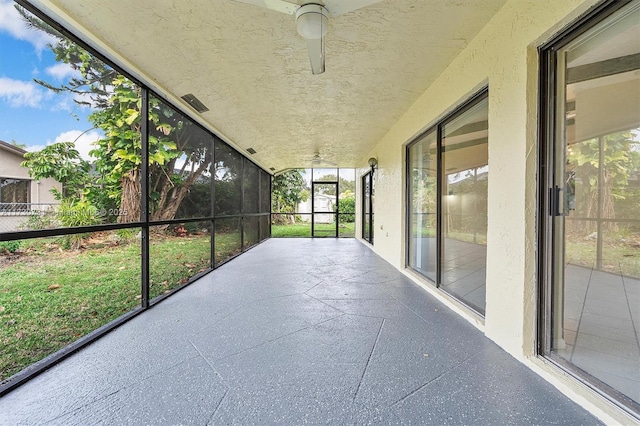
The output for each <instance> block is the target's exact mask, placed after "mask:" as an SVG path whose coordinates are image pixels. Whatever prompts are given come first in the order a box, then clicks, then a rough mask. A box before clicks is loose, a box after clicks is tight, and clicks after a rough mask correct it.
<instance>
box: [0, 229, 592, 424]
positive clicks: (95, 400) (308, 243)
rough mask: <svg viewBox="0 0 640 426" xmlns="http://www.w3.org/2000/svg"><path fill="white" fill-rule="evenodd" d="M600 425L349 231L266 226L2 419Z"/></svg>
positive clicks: (68, 364)
mask: <svg viewBox="0 0 640 426" xmlns="http://www.w3.org/2000/svg"><path fill="white" fill-rule="evenodd" d="M96 423H102V424H199V425H205V424H216V425H217V424H239V425H249V424H258V425H266V424H287V425H292V424H304V423H308V424H434V425H436V424H437V425H440V424H474V425H479V424H481V425H493V424H519V425H522V424H582V425H587V424H598V423H599V422H598V420H597V419H596V418H594V417H593V416H591V415H590V414H589V413H587V412H586V411H584V410H583V409H582V408H580V407H579V406H578V405H576V404H575V403H573V402H572V401H571V400H569V399H568V398H566V397H565V396H564V395H562V394H561V393H560V392H559V391H557V390H556V389H555V388H554V387H553V386H551V385H550V384H548V383H547V382H545V381H544V380H543V379H542V378H540V377H539V376H537V375H536V374H534V373H533V372H531V371H530V370H529V369H528V368H527V367H525V366H524V365H523V364H521V363H519V362H518V361H516V360H515V359H513V358H512V357H511V356H510V355H508V354H507V353H505V352H504V351H503V350H502V349H500V348H499V347H498V346H496V345H495V344H493V343H492V342H491V341H489V340H488V339H487V338H485V337H484V336H483V335H482V333H481V332H480V331H478V330H477V329H476V328H475V327H473V326H472V325H471V324H469V323H468V322H467V321H465V320H464V319H463V318H461V317H460V316H458V315H457V314H454V313H452V312H450V311H449V310H448V309H447V308H446V307H445V306H444V305H442V304H441V303H439V302H438V301H436V300H435V299H434V298H433V297H431V296H430V295H429V294H427V293H426V292H425V291H424V290H422V289H421V288H419V287H418V286H417V285H416V284H414V283H412V282H411V281H410V280H409V279H408V278H406V277H404V276H403V275H402V274H400V273H399V272H398V271H397V270H395V269H394V268H393V267H391V266H390V265H389V264H388V263H386V262H385V261H384V260H382V259H381V258H380V257H378V256H377V255H375V254H374V253H373V252H372V251H371V250H370V249H369V248H368V247H366V246H365V245H364V244H362V243H360V242H358V241H356V240H354V239H342V240H337V239H271V240H267V241H266V242H264V243H263V244H261V245H259V246H257V247H255V248H253V249H252V250H250V251H249V252H247V253H246V254H243V255H242V256H240V257H238V258H237V259H235V260H233V261H231V262H229V263H227V264H226V265H223V266H222V267H220V268H219V269H217V270H216V271H214V272H212V273H210V274H208V275H206V276H205V277H203V278H202V279H200V280H199V281H197V282H195V283H194V284H192V285H190V286H189V287H187V288H185V289H184V290H182V291H180V292H178V293H177V294H175V295H173V296H172V297H170V298H169V299H167V300H165V301H163V302H161V303H160V304H158V305H157V306H155V307H154V308H153V309H151V310H149V311H148V312H145V313H143V314H141V315H139V316H137V317H136V318H134V319H133V320H132V321H130V322H128V323H126V324H125V325H123V326H121V327H119V328H118V329H116V330H115V331H113V332H111V333H109V334H108V335H107V336H105V337H103V338H102V339H100V340H99V341H97V342H95V343H93V344H91V345H90V346H88V347H87V348H85V349H83V350H81V351H80V352H78V353H77V354H74V355H73V356H71V357H69V358H67V359H66V360H65V361H63V362H62V363H60V364H58V365H56V366H55V367H53V368H51V369H50V370H48V371H47V372H45V373H43V374H41V375H40V376H38V377H36V378H35V379H33V380H31V381H30V382H28V383H27V384H25V385H23V386H21V387H20V388H18V389H16V390H14V391H13V392H11V393H9V394H7V395H6V396H4V397H3V398H1V399H0V424H2V425H4V424H11V425H14V424H54V425H55V424H65V425H68V424H82V425H85V424H96Z"/></svg>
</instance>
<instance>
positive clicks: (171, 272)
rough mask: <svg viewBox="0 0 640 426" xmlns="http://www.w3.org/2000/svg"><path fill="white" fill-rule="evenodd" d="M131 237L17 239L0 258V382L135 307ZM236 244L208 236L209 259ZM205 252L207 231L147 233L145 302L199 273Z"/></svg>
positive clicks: (135, 251) (135, 245) (137, 269)
mask: <svg viewBox="0 0 640 426" xmlns="http://www.w3.org/2000/svg"><path fill="white" fill-rule="evenodd" d="M136 233H137V230H136V231H133V232H130V235H128V236H127V235H125V236H124V239H123V238H120V237H119V236H118V235H117V233H116V232H105V233H98V234H93V235H91V236H90V237H89V238H88V239H86V240H85V245H84V247H83V248H82V250H77V251H70V250H64V249H63V247H64V246H65V241H64V237H62V238H40V239H33V240H23V241H20V250H19V251H18V252H17V253H16V254H6V252H5V254H6V255H4V256H3V255H2V253H0V380H4V379H6V378H8V377H10V376H12V375H13V374H15V373H17V372H18V371H20V370H22V369H24V368H25V367H27V366H29V365H31V364H32V363H34V362H36V361H39V360H40V359H42V358H44V357H46V356H47V355H50V354H51V353H53V352H55V351H57V350H59V349H61V348H63V347H65V346H66V345H68V344H70V343H72V342H74V341H75V340H77V339H78V338H80V337H82V336H84V335H86V334H87V333H89V332H91V331H93V330H95V329H97V328H99V327H101V326H103V325H105V324H107V323H108V322H110V321H112V320H114V319H116V318H118V317H120V316H121V315H123V314H125V313H126V312H129V311H131V310H132V309H134V308H135V307H136V306H139V305H140V289H141V261H140V259H141V246H140V243H139V240H138V239H137V237H136V236H135V234H136ZM239 244H240V243H239V234H238V235H235V234H233V233H230V234H222V233H221V234H218V235H216V258H218V256H220V258H221V259H226V258H227V257H230V256H231V255H233V254H236V253H237V252H239V250H240V245H239ZM236 246H237V247H236ZM210 247H211V238H210V235H209V234H208V233H201V234H192V235H185V236H179V237H177V236H166V235H161V234H152V236H151V239H150V247H149V250H150V297H151V298H153V297H155V296H158V295H161V294H163V293H166V292H168V291H171V290H172V289H174V288H176V287H178V286H180V285H182V284H184V283H186V282H187V281H188V279H189V278H190V277H192V276H193V275H196V274H197V273H199V272H203V271H205V270H207V269H208V268H209V266H210V263H211V260H210Z"/></svg>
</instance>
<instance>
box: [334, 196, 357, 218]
mask: <svg viewBox="0 0 640 426" xmlns="http://www.w3.org/2000/svg"><path fill="white" fill-rule="evenodd" d="M338 210H339V211H340V216H339V218H340V220H339V222H340V223H351V222H354V221H355V220H356V215H355V213H356V199H355V198H354V197H344V198H340V199H339V200H338Z"/></svg>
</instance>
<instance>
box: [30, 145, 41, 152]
mask: <svg viewBox="0 0 640 426" xmlns="http://www.w3.org/2000/svg"><path fill="white" fill-rule="evenodd" d="M45 148H46V145H29V146H28V147H26V148H25V151H29V152H38V151H42V150H43V149H45Z"/></svg>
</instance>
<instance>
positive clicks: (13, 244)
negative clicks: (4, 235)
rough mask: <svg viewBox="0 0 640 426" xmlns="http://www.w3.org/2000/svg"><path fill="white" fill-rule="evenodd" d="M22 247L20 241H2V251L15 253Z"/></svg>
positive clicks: (0, 248)
mask: <svg viewBox="0 0 640 426" xmlns="http://www.w3.org/2000/svg"><path fill="white" fill-rule="evenodd" d="M19 248H20V241H2V242H0V252H3V251H6V252H9V253H15V252H16V251H18V249H19Z"/></svg>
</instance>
